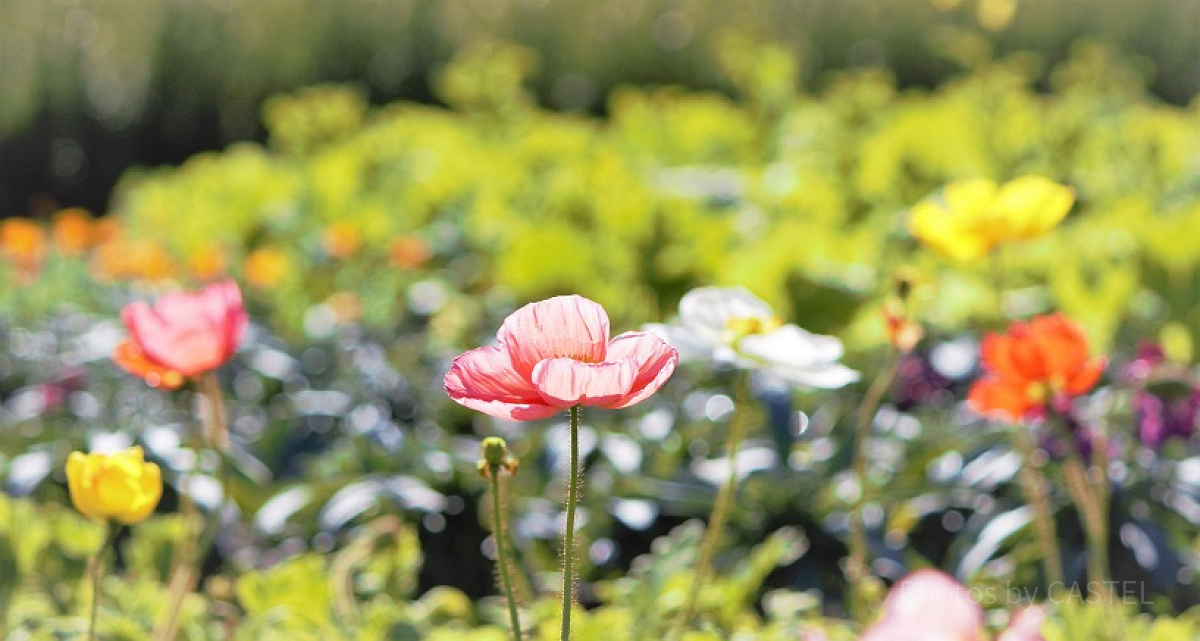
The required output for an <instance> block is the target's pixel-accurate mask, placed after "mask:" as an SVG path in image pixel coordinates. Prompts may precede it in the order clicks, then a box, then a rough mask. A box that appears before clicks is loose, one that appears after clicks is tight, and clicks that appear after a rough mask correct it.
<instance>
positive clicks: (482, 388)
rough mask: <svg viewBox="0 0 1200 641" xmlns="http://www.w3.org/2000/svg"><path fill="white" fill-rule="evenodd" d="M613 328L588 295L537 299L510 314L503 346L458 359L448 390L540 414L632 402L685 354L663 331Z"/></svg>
mask: <svg viewBox="0 0 1200 641" xmlns="http://www.w3.org/2000/svg"><path fill="white" fill-rule="evenodd" d="M608 333H609V327H608V314H606V313H605V312H604V308H603V307H601V306H600V305H599V304H597V303H595V302H593V301H590V300H588V299H586V298H583V297H581V296H557V297H554V298H551V299H549V300H544V301H541V302H537V303H530V304H528V305H526V306H524V307H522V308H521V309H518V310H517V311H515V312H513V313H512V314H510V315H509V316H508V318H506V319H505V320H504V325H503V326H502V327H501V328H500V331H499V332H497V334H496V337H497V338H498V339H499V344H498V345H492V346H488V347H480V348H478V349H474V350H471V351H469V352H466V353H464V354H461V355H460V356H459V357H458V358H455V359H454V362H453V363H452V364H451V365H450V371H449V372H448V373H447V374H446V378H445V385H446V393H447V394H449V395H450V398H452V399H454V400H455V401H456V402H457V403H459V404H461V405H464V406H466V407H469V408H471V409H474V410H478V411H480V412H483V413H484V414H488V415H490V416H495V417H497V418H503V419H510V420H514V421H532V420H537V419H541V418H546V417H548V416H551V415H553V414H555V413H557V412H558V411H560V410H562V409H565V408H568V407H571V406H573V405H594V406H597V407H605V408H609V409H619V408H622V407H629V406H630V405H634V404H636V403H639V402H641V401H642V400H644V399H646V398H647V397H648V396H650V395H651V394H653V393H654V392H656V391H658V388H660V387H662V385H663V383H665V382H666V380H667V379H668V378H670V377H671V373H672V372H673V371H675V364H676V363H677V362H678V361H679V354H678V353H677V352H676V351H675V348H673V347H671V346H670V345H668V344H667V343H666V342H665V341H663V340H662V339H661V338H659V337H657V336H655V335H653V334H648V333H645V332H626V333H624V334H621V335H620V336H617V337H616V338H614V339H612V340H611V341H610V340H609V338H608Z"/></svg>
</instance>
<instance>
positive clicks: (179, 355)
mask: <svg viewBox="0 0 1200 641" xmlns="http://www.w3.org/2000/svg"><path fill="white" fill-rule="evenodd" d="M121 320H122V321H124V323H125V325H126V327H128V328H129V333H130V334H131V335H132V337H133V340H134V341H136V342H137V344H138V346H139V347H141V348H142V352H143V353H144V354H145V355H146V358H148V359H149V360H150V361H151V362H154V363H156V364H158V365H161V366H163V367H166V368H168V369H173V370H175V371H177V372H179V373H181V374H183V375H184V376H193V375H196V374H199V373H201V372H205V371H208V370H210V369H214V368H216V367H217V366H218V365H220V364H221V363H222V362H224V360H225V356H224V352H225V350H224V347H223V341H222V340H221V335H220V333H219V332H218V331H216V330H215V328H213V327H212V326H211V325H208V323H207V321H204V320H201V322H199V323H195V322H192V323H188V324H187V325H186V326H181V325H173V324H171V323H170V322H168V321H167V320H166V319H164V318H163V317H162V316H161V315H159V314H158V313H157V312H156V311H155V310H152V309H151V308H150V307H149V306H148V305H146V304H145V303H143V302H141V301H137V302H134V303H131V304H130V305H127V306H126V307H125V309H124V310H122V312H121Z"/></svg>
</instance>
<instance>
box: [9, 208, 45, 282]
mask: <svg viewBox="0 0 1200 641" xmlns="http://www.w3.org/2000/svg"><path fill="white" fill-rule="evenodd" d="M45 251H46V234H45V232H43V231H42V228H41V227H40V226H38V224H37V223H35V222H33V221H32V220H29V219H28V218H9V219H7V220H3V221H0V253H3V254H4V255H5V256H7V257H8V258H9V260H12V261H13V262H14V263H16V264H17V266H18V267H20V268H21V269H24V270H27V271H33V270H35V269H37V266H38V264H39V263H41V261H42V256H43V255H44V254H45Z"/></svg>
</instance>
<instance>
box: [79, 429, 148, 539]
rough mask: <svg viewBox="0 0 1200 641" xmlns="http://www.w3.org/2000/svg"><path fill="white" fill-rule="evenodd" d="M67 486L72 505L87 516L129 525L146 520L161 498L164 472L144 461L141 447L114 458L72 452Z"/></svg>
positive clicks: (105, 455)
mask: <svg viewBox="0 0 1200 641" xmlns="http://www.w3.org/2000/svg"><path fill="white" fill-rule="evenodd" d="M67 483H68V485H69V487H70V490H71V502H72V503H74V504H75V508H76V509H78V510H79V511H80V512H82V513H83V515H84V516H86V517H88V518H91V519H98V520H110V519H115V520H117V521H120V522H121V523H124V524H126V525H133V524H134V523H138V522H141V521H144V520H146V517H148V516H150V514H151V513H152V512H154V508H155V507H156V506H157V505H158V500H159V499H160V498H161V497H162V472H160V471H159V469H158V466H157V465H155V464H154V463H147V462H146V461H145V459H144V458H143V456H142V448H140V447H131V448H129V449H127V450H125V451H124V452H117V453H115V454H84V453H83V452H72V453H71V456H69V457H68V458H67Z"/></svg>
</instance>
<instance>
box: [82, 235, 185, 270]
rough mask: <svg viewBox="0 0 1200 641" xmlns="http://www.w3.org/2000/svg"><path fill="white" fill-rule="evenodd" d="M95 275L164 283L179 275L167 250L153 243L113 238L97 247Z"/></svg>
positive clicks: (93, 263)
mask: <svg viewBox="0 0 1200 641" xmlns="http://www.w3.org/2000/svg"><path fill="white" fill-rule="evenodd" d="M92 272H93V273H94V274H96V275H97V276H100V277H102V278H106V279H109V280H121V279H127V278H128V279H138V278H140V279H145V280H152V281H153V280H164V279H166V278H169V277H171V276H172V275H174V274H175V265H174V261H173V260H172V259H171V255H170V254H169V253H167V250H166V249H165V248H163V246H162V245H159V244H158V243H156V242H155V241H153V240H134V239H125V238H120V237H117V238H113V239H112V240H110V241H108V242H106V243H104V244H103V245H101V246H99V247H98V248H96V252H95V254H93V256H92Z"/></svg>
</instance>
